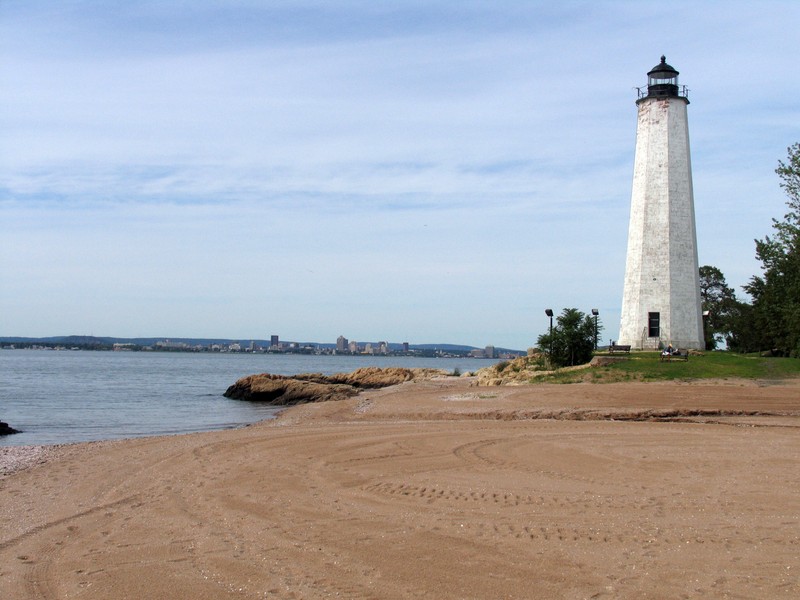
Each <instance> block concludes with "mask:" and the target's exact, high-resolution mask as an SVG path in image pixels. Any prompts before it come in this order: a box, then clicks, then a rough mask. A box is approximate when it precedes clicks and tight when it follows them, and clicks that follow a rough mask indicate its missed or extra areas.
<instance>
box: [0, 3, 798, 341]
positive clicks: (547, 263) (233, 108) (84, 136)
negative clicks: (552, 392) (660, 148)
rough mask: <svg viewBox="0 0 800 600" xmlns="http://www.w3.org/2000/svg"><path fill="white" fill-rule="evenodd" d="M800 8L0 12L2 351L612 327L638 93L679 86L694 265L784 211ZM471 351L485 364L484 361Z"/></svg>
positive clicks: (728, 256)
mask: <svg viewBox="0 0 800 600" xmlns="http://www.w3.org/2000/svg"><path fill="white" fill-rule="evenodd" d="M798 24H800V3H797V2H791V1H788V0H786V1H766V2H762V3H751V2H744V1H736V0H734V1H730V2H724V3H723V2H714V1H710V2H688V1H676V2H669V3H663V2H624V1H623V2H618V1H614V2H612V1H608V2H604V1H600V2H577V1H576V2H571V1H567V2H561V3H553V2H545V1H522V0H519V1H515V0H509V1H507V2H499V3H498V2H489V1H488V0H486V1H483V0H479V1H477V2H468V3H464V2H455V1H445V0H426V1H425V2H423V1H422V0H401V1H398V2H391V3H385V2H372V1H366V0H363V1H362V0H353V1H348V2H345V3H322V2H319V1H318V0H297V1H296V2H291V3H288V2H284V1H278V0H265V1H264V2H258V3H253V2H245V1H242V0H232V1H231V2H225V3H219V2H216V1H209V0H197V1H196V2H192V3H174V2H150V1H143V0H131V1H130V2H125V3H113V2H112V3H108V2H101V1H99V0H76V1H74V2H67V3H62V2H52V1H48V0H30V1H20V0H8V1H4V2H1V3H0V53H2V56H3V60H2V61H0V77H2V80H3V86H2V87H0V109H1V110H0V167H2V168H0V227H1V228H2V235H0V281H2V285H0V335H6V336H12V335H18V336H48V335H54V334H55V335H60V334H64V335H67V334H83V335H98V336H106V335H116V336H127V337H143V336H153V335H160V334H164V333H166V334H169V335H172V336H175V337H176V338H177V337H192V336H194V337H197V336H204V337H208V338H212V337H217V338H222V337H230V336H232V337H240V338H245V337H247V336H248V335H249V334H251V333H252V332H254V331H279V332H284V333H283V335H285V336H286V337H287V338H292V339H300V340H302V339H331V340H335V339H336V337H337V336H338V335H340V334H341V333H342V332H348V333H347V337H350V338H352V339H369V338H370V337H372V334H373V333H375V332H380V333H379V335H380V337H381V339H395V340H415V339H428V340H448V342H449V343H457V344H465V345H475V346H479V345H481V344H485V343H487V342H490V343H492V344H494V345H495V346H497V347H506V348H520V349H525V348H528V347H530V346H533V345H534V344H535V343H536V339H537V337H538V336H539V335H540V334H541V333H544V332H545V331H546V330H547V326H548V319H547V317H546V316H545V314H544V311H545V309H548V308H549V309H552V310H554V311H555V313H556V314H559V313H560V312H561V310H562V309H564V308H568V307H574V308H578V309H579V310H581V311H583V312H584V313H587V314H588V313H589V312H590V310H591V309H592V308H597V309H599V313H600V319H601V322H602V324H603V325H604V330H603V334H602V336H603V338H604V339H603V340H601V343H604V342H606V341H607V339H611V338H613V339H616V338H617V337H618V327H619V322H620V308H621V304H622V287H623V278H624V269H625V251H626V236H627V226H628V214H629V208H630V198H631V175H632V170H633V154H634V141H635V131H636V105H635V101H636V98H637V93H636V89H635V87H637V86H643V85H645V84H646V73H647V71H648V70H649V69H650V68H651V67H652V66H653V65H654V64H655V63H656V62H657V61H658V59H659V57H660V56H661V55H662V54H665V55H666V56H667V57H668V59H669V61H670V63H671V64H674V65H676V66H677V68H678V69H679V70H680V71H681V83H682V84H685V85H687V86H688V87H689V98H690V101H691V106H690V109H689V128H690V132H691V150H692V168H693V180H694V197H695V208H696V211H697V214H696V221H697V238H698V252H699V259H700V264H701V265H704V264H709V265H714V266H716V267H718V268H719V269H721V270H722V272H723V273H724V274H725V276H726V278H727V280H728V283H729V284H730V285H732V286H733V287H735V288H736V290H737V293H738V294H739V295H740V296H743V293H742V292H741V288H740V286H741V285H743V284H744V283H746V282H747V281H748V280H749V278H750V277H751V276H752V275H755V274H757V273H758V271H759V263H758V262H757V261H756V260H755V247H754V243H753V240H754V239H755V238H761V237H763V236H765V235H768V234H770V233H771V219H772V218H773V217H777V218H780V217H781V216H782V215H783V214H784V213H785V201H786V199H785V196H784V194H783V192H782V190H781V189H780V187H779V184H778V179H777V177H776V176H775V174H774V169H775V167H776V166H777V162H778V160H779V159H784V158H785V157H786V148H787V147H788V146H789V145H790V144H792V143H794V142H797V141H799V140H800V115H798V101H797V98H798V97H800V80H799V79H798V78H797V77H794V76H793V74H794V72H795V70H796V65H795V63H796V56H798V55H800V39H798V38H799V37H800V36H797V29H798ZM479 347H481V346H479Z"/></svg>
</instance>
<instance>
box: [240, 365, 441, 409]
mask: <svg viewBox="0 0 800 600" xmlns="http://www.w3.org/2000/svg"><path fill="white" fill-rule="evenodd" d="M443 375H446V373H445V372H444V371H440V370H438V369H402V368H394V367H391V368H386V369H381V368H378V367H366V368H363V369H357V370H356V371H353V372H352V373H337V374H335V375H322V374H320V373H304V374H301V375H294V376H292V377H289V376H285V375H272V374H270V373H260V374H258V375H248V376H247V377H243V378H241V379H239V380H238V381H237V382H236V383H234V384H233V385H232V386H230V387H229V388H228V389H227V390H226V391H225V394H224V395H225V397H227V398H234V399H237V400H250V401H254V402H267V403H269V404H273V405H275V406H291V405H294V404H302V403H305V402H324V401H328V400H343V399H345V398H349V397H351V396H355V395H356V394H357V393H358V392H359V391H360V390H362V389H370V388H381V387H387V386H390V385H397V384H398V383H404V382H406V381H413V380H419V379H430V378H432V377H435V376H443Z"/></svg>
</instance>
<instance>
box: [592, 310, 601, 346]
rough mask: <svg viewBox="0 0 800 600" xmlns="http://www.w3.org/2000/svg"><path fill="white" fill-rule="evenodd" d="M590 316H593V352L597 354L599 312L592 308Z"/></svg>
mask: <svg viewBox="0 0 800 600" xmlns="http://www.w3.org/2000/svg"><path fill="white" fill-rule="evenodd" d="M592 314H593V315H594V351H595V352H597V315H599V314H600V311H599V310H597V309H596V308H593V309H592Z"/></svg>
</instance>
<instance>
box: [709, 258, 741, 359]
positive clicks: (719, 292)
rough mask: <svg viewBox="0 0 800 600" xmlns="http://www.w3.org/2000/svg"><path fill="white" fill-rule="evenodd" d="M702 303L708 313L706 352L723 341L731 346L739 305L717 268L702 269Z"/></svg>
mask: <svg viewBox="0 0 800 600" xmlns="http://www.w3.org/2000/svg"><path fill="white" fill-rule="evenodd" d="M700 301H701V303H702V310H703V313H704V314H706V313H707V316H706V317H705V318H704V320H703V331H704V336H705V345H706V350H714V349H716V347H717V345H718V344H720V343H721V342H723V341H725V342H726V343H728V344H729V341H730V338H731V336H732V330H733V321H734V317H735V316H736V315H737V310H738V308H739V307H738V304H739V303H738V301H737V300H736V294H735V292H734V291H733V288H732V287H730V286H729V285H728V284H727V282H726V281H725V275H723V274H722V271H720V270H719V269H718V268H717V267H712V266H709V265H704V266H702V267H700Z"/></svg>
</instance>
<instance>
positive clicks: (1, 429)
mask: <svg viewBox="0 0 800 600" xmlns="http://www.w3.org/2000/svg"><path fill="white" fill-rule="evenodd" d="M12 433H22V432H21V431H19V430H18V429H14V428H13V427H11V425H9V424H8V423H6V422H5V421H0V435H11V434H12Z"/></svg>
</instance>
